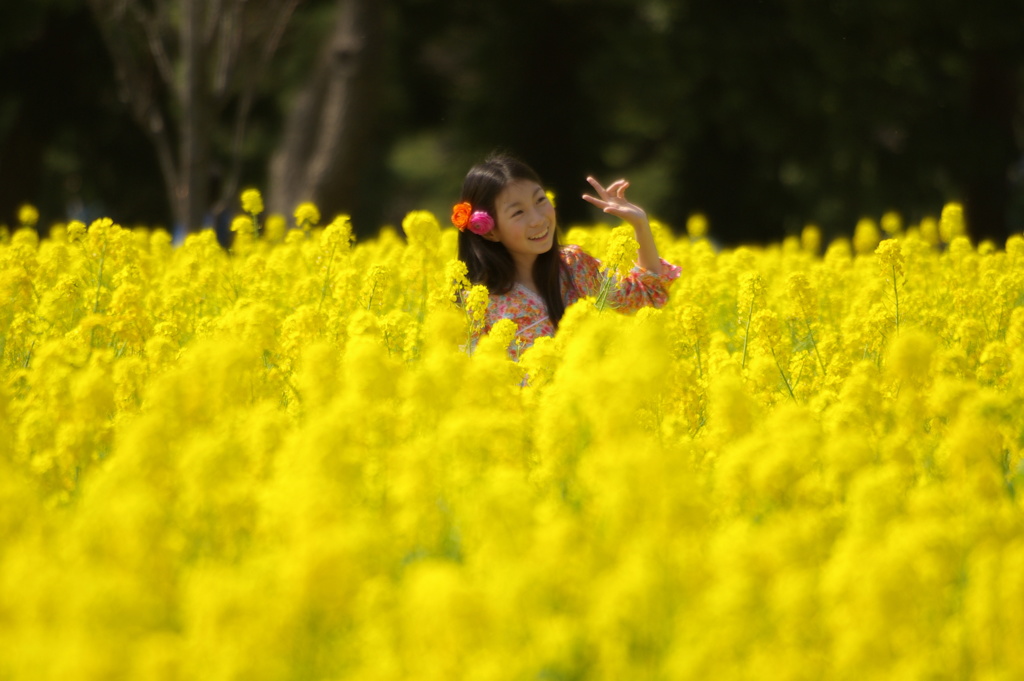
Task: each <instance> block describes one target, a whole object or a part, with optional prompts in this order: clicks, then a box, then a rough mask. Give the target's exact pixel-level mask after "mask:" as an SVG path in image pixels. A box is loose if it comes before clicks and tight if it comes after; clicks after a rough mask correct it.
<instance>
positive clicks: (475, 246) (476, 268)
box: [459, 154, 572, 326]
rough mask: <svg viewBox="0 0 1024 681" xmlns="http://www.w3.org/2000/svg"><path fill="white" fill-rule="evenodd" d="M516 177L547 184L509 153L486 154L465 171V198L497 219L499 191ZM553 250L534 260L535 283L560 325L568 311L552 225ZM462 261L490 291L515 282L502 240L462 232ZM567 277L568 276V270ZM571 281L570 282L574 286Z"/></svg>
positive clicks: (553, 320)
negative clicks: (563, 294)
mask: <svg viewBox="0 0 1024 681" xmlns="http://www.w3.org/2000/svg"><path fill="white" fill-rule="evenodd" d="M516 180H529V181H531V182H536V183H537V184H538V185H540V186H541V187H543V186H544V184H543V183H542V182H541V181H540V177H539V176H538V175H537V173H536V172H534V170H533V168H531V167H530V166H528V165H526V164H525V163H523V162H522V161H520V160H519V159H517V158H514V157H512V156H509V155H508V154H496V155H492V156H489V157H487V159H486V160H485V161H483V162H482V163H478V164H476V165H475V166H473V167H472V168H470V169H469V172H468V173H466V179H465V180H464V181H463V183H462V199H461V200H462V201H465V202H468V203H469V204H470V205H471V206H472V207H473V210H474V211H477V210H485V211H487V212H488V213H490V215H491V217H492V218H494V219H495V221H497V213H496V212H495V209H494V203H495V201H496V200H497V198H498V194H500V193H501V192H502V190H504V189H505V187H507V186H508V185H509V184H510V183H512V182H515V181H516ZM552 229H554V231H555V233H554V235H553V236H552V243H551V249H550V250H548V251H547V252H546V253H541V254H540V255H538V256H537V260H536V261H535V262H534V263H533V282H534V283H535V284H536V285H537V289H538V291H537V293H539V294H540V297H541V298H543V299H544V304H545V305H546V306H547V308H548V318H549V319H550V320H551V323H552V324H554V325H555V326H558V322H559V321H560V320H561V319H562V315H563V314H564V313H565V301H563V300H562V287H561V282H560V277H561V276H562V260H561V258H560V257H559V250H560V248H559V245H558V230H557V229H555V225H552ZM459 260H461V261H462V262H464V263H466V269H468V270H469V280H470V281H471V282H472V283H474V284H483V285H484V286H486V287H487V289H488V290H489V291H490V292H491V293H497V294H502V293H508V291H509V290H510V289H511V288H512V286H513V285H514V284H515V283H516V266H515V263H514V262H513V260H512V255H511V254H510V253H509V252H508V250H507V249H506V248H505V247H504V246H503V245H502V244H500V243H498V242H496V241H490V240H488V239H485V238H484V237H482V236H480V235H479V234H474V233H473V232H471V231H469V230H468V229H467V230H465V231H462V232H459ZM565 276H569V275H568V272H566V273H565ZM571 283H572V282H570V285H571Z"/></svg>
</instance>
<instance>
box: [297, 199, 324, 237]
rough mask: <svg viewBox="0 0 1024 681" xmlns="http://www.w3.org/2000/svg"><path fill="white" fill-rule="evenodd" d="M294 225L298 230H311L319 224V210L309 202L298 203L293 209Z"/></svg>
mask: <svg viewBox="0 0 1024 681" xmlns="http://www.w3.org/2000/svg"><path fill="white" fill-rule="evenodd" d="M295 224H296V226H298V228H299V229H305V230H308V229H311V228H313V227H316V226H317V225H318V224H320V209H319V208H317V207H316V205H315V204H313V203H310V202H308V201H307V202H305V203H300V204H299V205H298V206H296V208H295Z"/></svg>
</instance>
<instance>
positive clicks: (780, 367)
mask: <svg viewBox="0 0 1024 681" xmlns="http://www.w3.org/2000/svg"><path fill="white" fill-rule="evenodd" d="M768 349H769V350H771V351H772V359H774V360H775V366H776V367H778V369H779V374H781V375H782V382H783V383H785V384H786V390H788V391H789V396H790V397H791V398H793V401H794V402H796V395H794V394H793V386H791V385H790V384H789V379H788V378H786V372H785V371H783V370H782V365H781V364H779V358H778V357H776V356H775V348H773V347H771V346H769V347H768Z"/></svg>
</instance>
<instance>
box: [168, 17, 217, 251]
mask: <svg viewBox="0 0 1024 681" xmlns="http://www.w3.org/2000/svg"><path fill="white" fill-rule="evenodd" d="M181 10H182V19H181V33H180V35H181V55H182V84H181V98H180V99H181V109H182V111H181V139H180V141H179V143H180V145H181V147H180V150H179V159H180V163H181V166H180V167H181V172H180V173H179V175H178V178H179V179H178V186H177V188H176V194H177V196H176V197H175V198H176V205H177V209H176V211H175V218H176V219H177V220H178V221H179V223H178V225H177V227H178V228H180V229H183V230H184V231H185V232H192V231H194V230H196V229H198V228H199V227H201V226H202V223H203V213H204V212H205V210H206V207H207V206H208V205H209V197H208V196H207V184H208V179H209V166H208V164H207V154H206V145H207V141H208V133H207V129H206V125H205V123H206V121H205V120H204V119H205V116H204V112H205V110H206V97H205V94H206V88H205V84H204V82H203V79H204V74H205V72H206V68H205V63H206V54H205V53H204V50H203V34H202V9H201V7H200V6H199V2H198V0H182V7H181Z"/></svg>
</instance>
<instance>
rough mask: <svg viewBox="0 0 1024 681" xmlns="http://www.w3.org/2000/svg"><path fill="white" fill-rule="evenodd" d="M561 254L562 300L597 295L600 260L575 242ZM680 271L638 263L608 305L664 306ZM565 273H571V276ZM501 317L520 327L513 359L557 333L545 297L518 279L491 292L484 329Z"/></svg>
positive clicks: (621, 307) (624, 308)
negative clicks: (655, 269)
mask: <svg viewBox="0 0 1024 681" xmlns="http://www.w3.org/2000/svg"><path fill="white" fill-rule="evenodd" d="M559 255H560V256H561V259H562V274H563V276H562V277H561V286H562V300H563V301H565V304H566V306H569V305H571V304H572V303H574V302H576V301H577V300H579V299H580V298H581V297H587V296H591V297H595V298H596V297H597V295H598V292H599V291H600V289H601V284H602V282H603V281H604V274H603V273H602V272H601V261H600V260H598V259H597V258H595V257H593V256H591V255H588V254H587V253H585V252H584V251H583V249H582V248H580V247H579V246H576V245H569V246H563V247H562V249H561V252H560V254H559ZM681 273H682V270H681V269H680V268H679V267H678V266H676V265H672V264H669V263H667V262H665V261H664V260H662V261H661V274H660V275H658V274H655V273H653V272H651V271H649V270H645V269H643V268H641V267H639V266H637V267H634V268H633V269H632V271H630V273H629V274H628V275H627V276H626V277H625V278H624V279H623V280H622V281H620V282H618V283H617V285H616V286H615V288H613V289H612V291H611V292H610V293H609V294H608V305H609V307H613V308H616V309H618V310H621V311H623V312H632V311H635V310H638V309H640V308H642V307H647V306H653V307H661V306H662V305H664V304H665V302H666V301H668V288H669V285H670V284H671V283H672V282H673V281H675V280H676V279H677V278H678V277H679V275H680V274H681ZM566 274H568V275H570V276H571V280H570V276H565V275H566ZM570 282H571V283H570ZM572 284H575V287H573V285H572ZM500 319H511V320H512V321H513V322H515V323H516V326H517V327H518V330H517V331H516V340H518V341H519V342H518V343H516V344H514V346H513V348H512V349H511V350H510V352H511V355H512V358H513V359H519V353H520V352H522V351H523V350H525V349H526V348H528V347H530V346H531V345H533V342H534V341H535V340H536V339H537V338H539V337H541V336H552V335H554V333H555V325H554V324H553V323H552V322H551V320H550V319H548V310H547V305H545V304H544V299H543V298H541V297H540V295H539V294H537V293H535V292H534V291H531V290H530V289H528V288H526V287H525V286H523V285H522V284H519V283H516V284H513V285H512V288H510V289H509V290H508V291H507V292H506V293H501V294H491V300H490V305H488V307H487V319H486V321H485V323H484V328H483V330H482V331H481V333H487V332H488V331H490V329H491V326H492V325H493V324H494V323H495V322H497V321H498V320H500Z"/></svg>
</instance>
